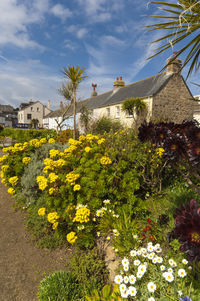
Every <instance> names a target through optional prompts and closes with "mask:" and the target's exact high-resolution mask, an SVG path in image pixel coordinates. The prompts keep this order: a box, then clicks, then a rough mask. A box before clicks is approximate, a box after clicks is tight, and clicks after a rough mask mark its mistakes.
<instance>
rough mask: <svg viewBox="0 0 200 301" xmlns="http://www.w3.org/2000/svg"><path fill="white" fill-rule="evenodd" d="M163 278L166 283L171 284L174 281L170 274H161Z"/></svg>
mask: <svg viewBox="0 0 200 301" xmlns="http://www.w3.org/2000/svg"><path fill="white" fill-rule="evenodd" d="M163 277H164V278H165V280H167V281H168V282H172V281H173V280H174V276H173V274H172V273H169V272H165V273H163Z"/></svg>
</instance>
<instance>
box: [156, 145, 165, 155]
mask: <svg viewBox="0 0 200 301" xmlns="http://www.w3.org/2000/svg"><path fill="white" fill-rule="evenodd" d="M164 151H165V150H164V148H162V147H159V148H157V149H156V153H157V154H158V156H159V157H162V155H163V153H164Z"/></svg>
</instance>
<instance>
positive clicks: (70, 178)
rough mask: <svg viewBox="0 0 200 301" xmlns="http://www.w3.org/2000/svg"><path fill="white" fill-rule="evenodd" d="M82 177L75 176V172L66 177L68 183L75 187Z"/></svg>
mask: <svg viewBox="0 0 200 301" xmlns="http://www.w3.org/2000/svg"><path fill="white" fill-rule="evenodd" d="M79 177H80V175H79V174H75V173H74V172H73V171H71V172H70V173H68V174H67V175H66V181H67V182H68V183H69V184H70V185H75V181H76V180H77V179H78V178H79Z"/></svg>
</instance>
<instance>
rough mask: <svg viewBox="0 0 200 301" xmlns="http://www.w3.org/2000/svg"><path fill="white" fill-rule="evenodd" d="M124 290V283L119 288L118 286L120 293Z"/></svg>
mask: <svg viewBox="0 0 200 301" xmlns="http://www.w3.org/2000/svg"><path fill="white" fill-rule="evenodd" d="M126 289H127V287H126V284H124V283H122V284H120V286H119V290H120V292H125V291H126Z"/></svg>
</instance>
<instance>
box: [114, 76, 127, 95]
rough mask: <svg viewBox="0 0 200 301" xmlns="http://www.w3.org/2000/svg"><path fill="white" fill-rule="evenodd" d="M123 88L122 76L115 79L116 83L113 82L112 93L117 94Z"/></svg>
mask: <svg viewBox="0 0 200 301" xmlns="http://www.w3.org/2000/svg"><path fill="white" fill-rule="evenodd" d="M124 86H125V82H124V81H123V79H122V76H120V78H119V77H117V78H116V81H114V84H113V93H115V92H117V91H118V90H119V89H120V88H123V87H124Z"/></svg>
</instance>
